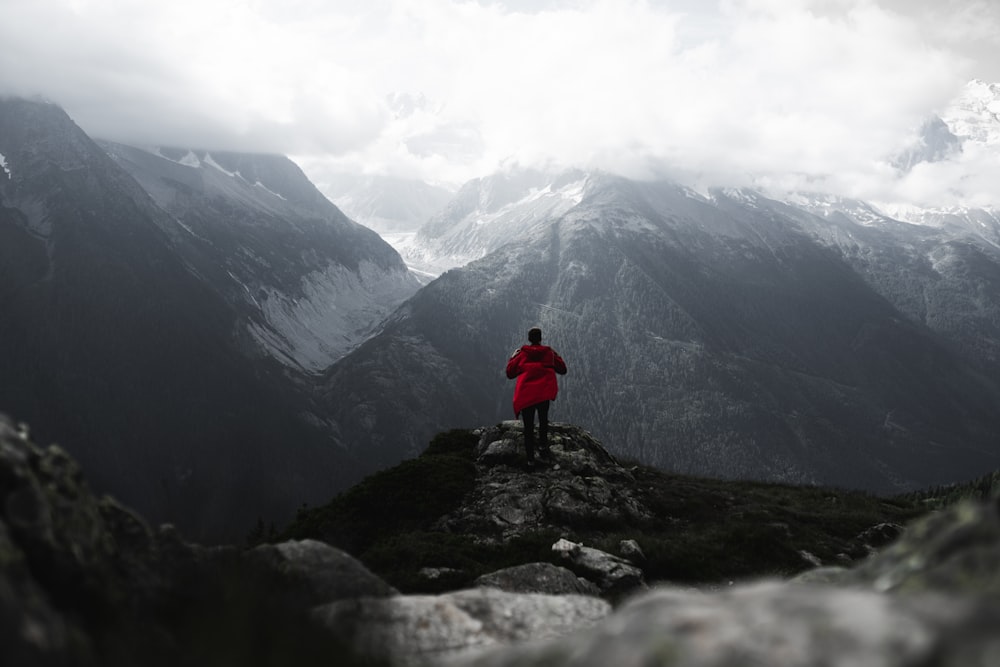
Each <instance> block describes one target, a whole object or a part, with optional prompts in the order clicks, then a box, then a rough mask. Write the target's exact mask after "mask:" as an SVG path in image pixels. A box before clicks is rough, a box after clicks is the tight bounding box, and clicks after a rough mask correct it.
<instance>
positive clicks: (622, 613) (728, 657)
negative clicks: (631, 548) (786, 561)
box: [461, 502, 1000, 667]
mask: <svg viewBox="0 0 1000 667" xmlns="http://www.w3.org/2000/svg"><path fill="white" fill-rule="evenodd" d="M998 572H1000V514H998V507H997V505H996V503H995V502H990V503H981V504H980V503H971V502H967V503H961V504H958V505H956V506H953V507H951V508H949V509H947V510H945V511H941V512H936V513H933V514H930V515H928V516H927V517H925V518H923V519H920V520H918V521H916V522H914V523H913V524H911V525H910V526H909V527H908V528H907V529H906V531H905V532H904V534H903V535H902V537H901V538H900V539H899V540H898V541H897V542H896V543H894V544H892V545H891V546H889V547H887V548H885V549H883V550H882V551H880V552H878V553H876V554H875V555H873V556H872V557H871V558H870V559H869V560H867V561H866V562H864V563H862V564H861V565H859V566H858V567H856V568H853V569H846V568H819V569H817V570H815V571H812V572H810V573H806V574H805V575H802V576H799V577H797V578H796V579H795V580H794V582H776V581H771V582H758V583H755V584H749V585H743V586H737V587H734V588H732V589H729V590H726V591H723V592H717V593H702V592H698V591H690V590H680V589H670V588H659V589H656V590H654V591H652V592H650V593H648V594H644V595H640V596H638V597H636V598H634V599H633V600H631V601H630V602H628V603H627V604H626V605H624V606H623V607H622V608H620V609H619V610H618V611H617V612H616V613H615V614H614V615H612V616H610V617H609V618H608V619H606V620H605V621H604V622H602V623H600V624H599V625H598V626H596V627H595V628H592V629H591V630H589V631H588V632H586V633H577V634H574V635H571V636H569V637H566V638H563V639H560V640H556V641H552V642H548V643H544V644H537V645H531V646H528V645H525V646H518V647H511V648H508V649H507V650H505V651H495V652H491V653H489V654H487V655H483V656H477V657H475V658H470V659H469V660H466V661H464V662H461V664H463V665H466V666H467V667H472V666H475V667H506V666H511V667H513V666H514V665H518V666H531V665H539V666H541V665H546V666H556V667H557V666H559V665H566V666H568V665H574V666H576V667H590V666H594V667H596V666H598V665H610V664H614V665H619V666H621V667H630V666H633V665H634V666H636V667H638V666H640V665H643V666H645V665H660V666H662V667H741V666H742V665H748V664H761V665H787V666H798V665H801V666H802V667H806V666H810V665H828V666H830V667H851V666H854V665H866V666H871V667H882V666H885V667H975V666H981V667H987V665H995V664H997V662H996V661H997V646H998V645H997V639H996V638H997V630H996V629H997V627H1000V625H998V624H1000V577H998V574H997V573H998Z"/></svg>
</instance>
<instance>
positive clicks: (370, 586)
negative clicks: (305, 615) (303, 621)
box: [245, 540, 399, 607]
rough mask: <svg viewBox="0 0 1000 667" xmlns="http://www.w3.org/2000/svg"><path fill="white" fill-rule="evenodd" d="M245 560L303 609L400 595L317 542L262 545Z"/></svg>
mask: <svg viewBox="0 0 1000 667" xmlns="http://www.w3.org/2000/svg"><path fill="white" fill-rule="evenodd" d="M245 557H246V559H247V560H248V561H249V562H251V563H253V564H256V565H258V566H262V567H265V568H269V569H270V570H271V571H272V572H274V573H275V574H277V575H278V576H279V577H280V581H279V582H278V584H279V585H280V586H282V587H283V588H284V589H285V590H286V592H287V593H288V594H290V595H293V594H296V593H297V594H298V595H299V596H301V598H302V599H303V604H304V605H305V606H310V607H311V606H315V605H318V604H323V603H326V602H334V601H336V600H343V599H346V598H359V597H364V596H368V597H386V596H389V595H396V594H398V593H399V591H397V590H396V589H395V588H393V587H392V586H390V585H389V584H387V583H385V582H384V581H383V580H382V579H381V578H380V577H378V576H377V575H375V574H373V573H372V572H371V571H370V570H369V569H368V568H366V567H365V566H364V565H362V564H361V563H360V562H359V561H358V560H356V559H355V558H354V557H352V556H350V555H349V554H347V553H345V552H343V551H341V550H340V549H337V548H335V547H332V546H330V545H329V544H326V543H325V542H319V541H317V540H300V541H295V540H293V541H289V542H282V543H281V544H262V545H260V546H258V547H255V548H253V549H251V550H250V551H248V552H247V553H246V555H245Z"/></svg>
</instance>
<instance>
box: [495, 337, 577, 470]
mask: <svg viewBox="0 0 1000 667" xmlns="http://www.w3.org/2000/svg"><path fill="white" fill-rule="evenodd" d="M556 373H558V374H559V375H565V374H566V362H565V361H563V359H562V357H560V356H559V355H558V354H557V353H556V351H555V350H553V349H552V348H551V347H549V346H548V345H542V330H541V329H539V328H538V327H532V328H531V329H529V330H528V344H527V345H522V346H521V347H520V348H518V349H517V350H515V351H514V354H513V355H511V357H510V359H509V360H508V361H507V377H508V378H509V379H514V378H517V384H516V385H514V416H515V417H517V416H518V415H520V416H521V420H522V423H523V424H524V451H525V454H526V455H527V457H528V467H529V468H530V467H534V465H535V414H537V415H538V444H539V447H538V449H539V455H540V456H541V458H543V459H545V460H549V459H550V458H551V456H552V455H551V453H550V452H549V440H548V435H549V403H550V402H551V401H554V400H555V398H556V394H558V393H559V383H558V381H557V380H556Z"/></svg>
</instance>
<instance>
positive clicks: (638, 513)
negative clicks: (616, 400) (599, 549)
mask: <svg viewBox="0 0 1000 667" xmlns="http://www.w3.org/2000/svg"><path fill="white" fill-rule="evenodd" d="M549 444H550V451H551V453H552V461H551V462H549V463H548V464H545V465H540V466H539V467H538V468H537V469H535V470H534V471H532V472H530V473H528V472H526V470H525V468H524V437H523V431H522V427H521V423H520V422H517V421H505V422H502V423H501V424H499V425H497V426H493V427H490V428H485V429H483V430H482V431H481V433H480V439H479V444H478V445H477V448H476V456H477V458H476V468H477V483H476V488H475V489H474V490H473V491H472V492H471V493H470V494H469V496H468V497H467V498H466V499H465V500H464V501H463V503H462V507H461V508H459V509H457V510H455V511H453V512H451V513H449V514H447V515H445V516H444V517H442V518H441V519H440V520H438V521H437V522H436V523H435V525H434V527H433V528H434V529H435V530H442V531H446V532H455V533H464V534H473V535H477V536H479V537H480V539H481V540H483V541H484V542H504V541H507V540H510V539H514V538H516V537H519V536H522V535H525V534H527V533H535V532H538V531H541V530H546V529H548V530H552V531H553V532H559V533H563V534H572V532H573V527H574V526H585V527H588V528H593V527H594V526H595V525H599V524H602V523H603V524H605V525H607V526H609V527H612V526H621V525H623V524H632V523H635V522H641V521H644V520H648V519H650V518H651V517H652V513H651V512H650V511H649V509H648V508H646V507H645V506H644V505H643V503H642V501H640V500H639V498H638V497H637V493H636V484H635V478H634V476H633V475H632V473H631V472H629V471H628V470H626V469H625V468H623V467H622V466H621V465H619V463H618V462H617V461H616V460H615V458H614V457H613V456H612V455H611V454H609V453H608V452H607V450H605V449H604V448H603V447H602V446H601V445H600V443H598V442H597V441H596V440H594V438H593V437H592V436H591V435H590V434H589V433H587V432H586V431H584V430H583V429H580V428H578V427H575V426H572V425H569V424H561V423H558V422H556V423H552V424H550V428H549Z"/></svg>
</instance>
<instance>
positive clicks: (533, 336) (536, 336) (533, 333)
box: [528, 327, 542, 343]
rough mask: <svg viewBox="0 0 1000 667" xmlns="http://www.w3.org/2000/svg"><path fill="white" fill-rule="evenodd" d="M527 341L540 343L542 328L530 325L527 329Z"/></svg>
mask: <svg viewBox="0 0 1000 667" xmlns="http://www.w3.org/2000/svg"><path fill="white" fill-rule="evenodd" d="M528 342H530V343H541V342H542V330H541V329H539V328H538V327H531V328H530V329H528Z"/></svg>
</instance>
